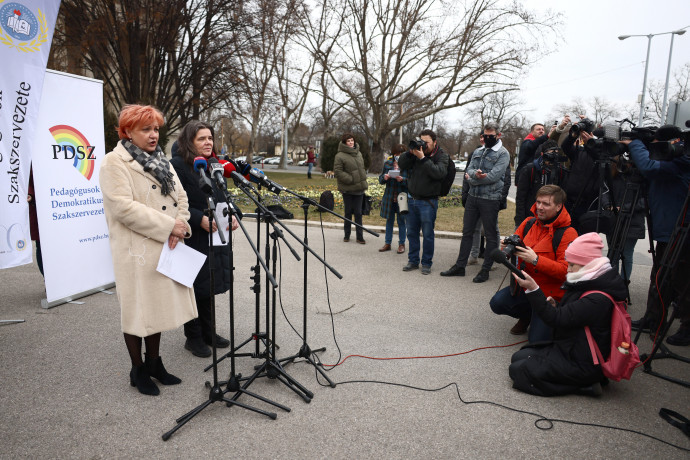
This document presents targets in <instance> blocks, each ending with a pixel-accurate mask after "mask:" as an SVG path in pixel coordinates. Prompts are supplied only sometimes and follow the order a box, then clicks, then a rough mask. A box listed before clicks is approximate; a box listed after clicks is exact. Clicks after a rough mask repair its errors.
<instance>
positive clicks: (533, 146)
mask: <svg viewBox="0 0 690 460" xmlns="http://www.w3.org/2000/svg"><path fill="white" fill-rule="evenodd" d="M548 140H549V135H548V134H544V135H543V136H539V137H537V138H535V137H534V136H532V134H531V133H530V134H528V135H527V136H525V138H524V139H523V141H522V143H521V144H520V152H519V153H518V164H517V166H516V167H515V174H516V175H515V177H516V178H517V175H518V174H519V173H520V171H522V168H524V167H525V166H527V165H529V164H531V163H532V160H534V155H535V153H537V147H539V146H540V145H541V144H543V143H544V142H546V141H548ZM516 180H517V179H516Z"/></svg>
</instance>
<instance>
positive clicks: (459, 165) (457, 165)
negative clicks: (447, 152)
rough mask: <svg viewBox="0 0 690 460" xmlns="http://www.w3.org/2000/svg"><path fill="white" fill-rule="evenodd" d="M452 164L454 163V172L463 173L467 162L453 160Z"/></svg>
mask: <svg viewBox="0 0 690 460" xmlns="http://www.w3.org/2000/svg"><path fill="white" fill-rule="evenodd" d="M453 163H455V170H456V171H460V172H463V171H464V170H465V168H466V167H467V162H466V161H460V160H453Z"/></svg>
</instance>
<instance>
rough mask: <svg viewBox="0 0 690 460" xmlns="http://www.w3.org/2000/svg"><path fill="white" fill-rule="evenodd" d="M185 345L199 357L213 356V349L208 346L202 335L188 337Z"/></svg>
mask: <svg viewBox="0 0 690 460" xmlns="http://www.w3.org/2000/svg"><path fill="white" fill-rule="evenodd" d="M184 347H185V348H186V349H187V350H189V351H191V352H192V354H193V355H194V356H198V357H199V358H208V357H209V356H211V349H210V348H209V347H207V346H206V344H205V343H204V341H203V340H202V339H201V337H194V338H191V339H187V340H186V341H185V343H184Z"/></svg>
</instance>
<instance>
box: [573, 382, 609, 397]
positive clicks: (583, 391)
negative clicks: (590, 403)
mask: <svg viewBox="0 0 690 460" xmlns="http://www.w3.org/2000/svg"><path fill="white" fill-rule="evenodd" d="M577 394H579V395H584V396H592V397H594V398H598V397H599V396H601V395H602V394H604V391H603V389H602V388H601V383H599V382H596V383H593V384H592V385H590V386H588V387H581V388H580V389H578V390H577Z"/></svg>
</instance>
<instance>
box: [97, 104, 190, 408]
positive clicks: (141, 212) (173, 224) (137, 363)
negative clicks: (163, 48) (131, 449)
mask: <svg viewBox="0 0 690 460" xmlns="http://www.w3.org/2000/svg"><path fill="white" fill-rule="evenodd" d="M163 123H164V119H163V115H162V114H161V113H160V112H159V111H158V110H156V109H155V108H153V107H151V106H142V105H127V106H125V107H124V108H123V109H122V111H121V112H120V117H119V126H118V134H119V136H120V142H118V144H117V145H116V146H115V148H114V149H113V151H112V152H110V153H108V154H107V155H106V156H105V158H104V159H103V162H102V164H101V169H100V184H101V189H102V192H103V208H104V210H105V217H106V221H107V223H108V230H109V238H110V248H111V251H112V258H113V268H114V272H115V281H116V283H117V296H118V299H119V301H120V309H121V320H122V332H123V333H124V338H125V344H126V345H127V351H128V352H129V357H130V359H131V361H132V370H131V371H130V373H129V377H130V384H131V385H132V386H136V387H137V389H138V390H139V392H141V393H143V394H147V395H157V394H159V393H160V390H159V389H158V387H157V386H156V384H155V383H154V382H153V380H151V377H153V378H155V379H156V380H158V381H159V382H160V383H162V384H163V385H175V384H178V383H180V382H181V380H180V379H179V378H177V377H175V376H174V375H172V374H169V373H168V372H167V371H166V369H165V367H164V366H163V362H162V361H161V358H160V355H159V346H160V339H161V332H162V331H167V330H171V329H176V328H178V327H180V326H181V325H183V324H184V323H186V322H187V321H189V320H191V319H193V318H196V317H197V309H196V303H195V301H194V291H193V290H192V289H190V288H187V287H185V286H183V285H182V284H179V283H177V282H175V281H173V280H172V279H170V278H168V277H167V276H165V275H162V274H160V273H158V272H157V271H156V268H157V266H158V259H159V258H160V254H161V252H162V250H163V245H164V244H167V245H168V246H169V247H170V248H171V249H174V248H175V246H176V245H177V244H178V243H180V242H181V240H182V239H184V238H189V236H191V228H190V227H189V224H188V223H187V221H188V220H189V210H188V206H187V194H186V193H185V191H184V189H183V188H182V187H181V186H180V185H178V184H179V179H178V178H177V175H176V174H175V170H174V169H173V168H172V167H171V166H170V162H169V161H168V160H167V158H166V157H165V154H164V153H163V151H162V150H161V148H160V146H159V145H158V136H159V129H160V127H161V126H162V125H163ZM142 337H143V338H144V342H145V344H146V358H145V360H143V359H142V355H141V352H142V344H141V339H142Z"/></svg>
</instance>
